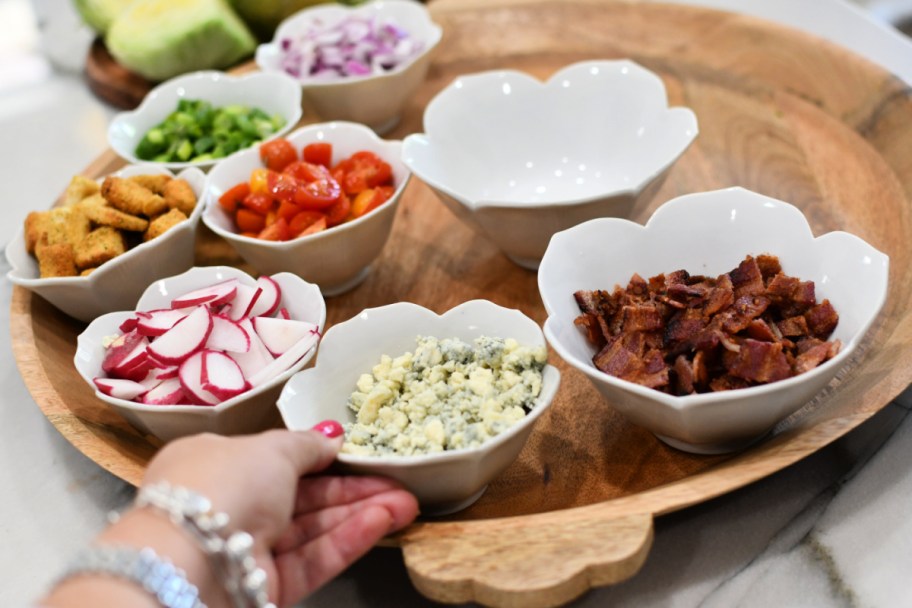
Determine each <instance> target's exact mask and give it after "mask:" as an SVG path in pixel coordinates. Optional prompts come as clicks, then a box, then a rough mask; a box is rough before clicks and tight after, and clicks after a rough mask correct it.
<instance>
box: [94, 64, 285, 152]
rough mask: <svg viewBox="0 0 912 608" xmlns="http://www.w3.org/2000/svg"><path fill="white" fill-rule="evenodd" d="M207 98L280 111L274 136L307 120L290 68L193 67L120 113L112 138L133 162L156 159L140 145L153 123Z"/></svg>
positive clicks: (112, 127) (269, 111)
mask: <svg viewBox="0 0 912 608" xmlns="http://www.w3.org/2000/svg"><path fill="white" fill-rule="evenodd" d="M182 99H184V100H197V99H199V100H205V101H208V102H210V103H211V104H212V105H213V106H214V107H215V108H224V107H225V106H229V105H234V104H240V105H245V106H248V107H250V108H251V109H253V108H259V109H261V110H263V111H264V112H266V114H268V115H269V116H273V115H276V114H278V115H279V116H282V117H283V118H284V119H285V125H284V126H283V127H282V128H281V129H279V130H278V131H277V132H276V133H274V134H273V135H271V136H269V139H272V138H274V137H278V136H280V135H283V134H285V133H287V132H288V131H290V130H291V129H293V128H294V127H295V126H296V125H297V124H298V121H300V120H301V113H302V110H301V89H300V87H299V86H298V84H297V83H296V82H295V81H294V80H293V79H292V78H289V77H288V76H285V75H284V74H263V73H260V72H254V73H252V74H245V75H243V76H231V75H229V74H226V73H224V72H217V71H211V70H207V71H203V72H192V73H190V74H185V75H183V76H178V77H177V78H172V79H171V80H168V81H166V82H163V83H162V84H160V85H158V86H157V87H155V88H154V89H152V90H151V91H150V92H149V94H148V95H146V97H145V99H143V101H142V103H141V104H139V107H137V108H136V109H135V110H131V111H129V112H121V113H119V114H117V115H116V116H115V117H114V119H113V120H112V121H111V124H110V125H109V126H108V144H109V145H110V146H111V148H113V149H114V151H115V152H117V154H118V155H120V156H121V157H122V158H125V159H126V160H128V161H130V162H131V163H139V162H150V161H142V160H140V159H139V158H137V157H136V146H137V145H139V142H140V140H142V138H143V135H145V134H146V132H147V131H149V129H151V128H152V127H154V126H156V125H158V124H160V123H161V122H162V121H164V120H165V118H167V117H168V115H169V114H171V113H172V112H174V111H175V110H177V102H178V101H180V100H182ZM219 160H221V159H212V160H207V161H197V162H185V163H181V162H169V163H155V164H160V165H162V166H164V167H167V168H169V169H182V168H185V167H200V168H202V169H205V168H207V167H211V166H213V165H214V164H215V163H217V162H218V161H219Z"/></svg>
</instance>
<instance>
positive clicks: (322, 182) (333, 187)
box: [295, 178, 342, 209]
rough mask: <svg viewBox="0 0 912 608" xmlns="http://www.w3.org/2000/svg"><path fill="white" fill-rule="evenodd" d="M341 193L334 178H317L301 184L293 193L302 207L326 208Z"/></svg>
mask: <svg viewBox="0 0 912 608" xmlns="http://www.w3.org/2000/svg"><path fill="white" fill-rule="evenodd" d="M341 195H342V189H341V188H340V187H339V184H338V183H337V182H336V180H334V179H332V178H329V179H318V180H317V181H314V182H309V183H306V184H302V185H301V187H300V188H298V191H297V192H296V194H295V202H296V203H297V204H298V205H299V206H300V207H301V208H302V209H326V208H327V207H331V206H332V205H333V204H334V203H335V202H336V201H338V200H339V197H340V196H341Z"/></svg>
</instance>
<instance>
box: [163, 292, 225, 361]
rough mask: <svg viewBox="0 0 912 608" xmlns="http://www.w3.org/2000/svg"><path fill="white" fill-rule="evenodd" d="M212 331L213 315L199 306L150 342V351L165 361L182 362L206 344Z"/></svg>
mask: <svg viewBox="0 0 912 608" xmlns="http://www.w3.org/2000/svg"><path fill="white" fill-rule="evenodd" d="M211 331H212V315H211V314H210V313H209V309H208V308H207V307H206V306H197V307H196V308H195V309H193V312H191V313H190V314H189V315H187V316H186V317H185V318H184V320H183V321H181V322H180V323H179V324H177V325H176V326H174V327H172V328H171V329H169V330H168V331H166V332H165V333H164V334H162V335H161V336H159V337H158V338H157V339H156V340H155V341H154V342H152V343H151V344H149V352H150V353H151V354H152V355H153V356H155V358H156V359H158V360H159V361H161V362H163V363H180V362H182V361H183V360H184V359H186V358H187V357H189V356H190V355H192V354H193V353H195V352H196V351H198V350H199V349H201V348H202V347H203V345H204V344H206V340H207V339H208V338H209V334H210V332H211Z"/></svg>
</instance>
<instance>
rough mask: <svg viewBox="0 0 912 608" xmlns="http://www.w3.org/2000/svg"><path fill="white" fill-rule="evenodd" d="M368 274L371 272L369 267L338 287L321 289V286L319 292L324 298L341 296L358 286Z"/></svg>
mask: <svg viewBox="0 0 912 608" xmlns="http://www.w3.org/2000/svg"><path fill="white" fill-rule="evenodd" d="M370 272H371V267H370V266H368V267H367V268H365V269H364V270H362V271H361V272H359V273H358V274H356V275H355V276H353V277H352V278H350V279H349V280H347V281H344V282H342V283H339V284H338V285H333V286H331V287H323V286H322V285H321V286H320V292H321V293H322V294H323V297H324V298H328V297H331V296H338V295H342V294H343V293H345V292H346V291H351V290H352V289H354V288H355V287H357V286H358V285H360V284H361V283H362V282H363V281H364V279H366V278H367V275H369V274H370Z"/></svg>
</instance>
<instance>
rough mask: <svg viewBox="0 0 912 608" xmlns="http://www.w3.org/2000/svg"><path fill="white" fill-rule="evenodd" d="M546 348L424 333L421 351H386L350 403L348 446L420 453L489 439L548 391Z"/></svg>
mask: <svg viewBox="0 0 912 608" xmlns="http://www.w3.org/2000/svg"><path fill="white" fill-rule="evenodd" d="M547 358H548V352H547V349H546V348H545V347H544V346H537V347H527V346H521V345H520V344H519V343H517V342H516V340H513V339H501V338H490V337H487V336H482V337H480V338H476V339H475V341H474V343H473V344H468V343H466V342H463V341H462V340H459V339H458V338H445V339H442V340H440V339H437V338H433V337H429V336H418V341H417V347H416V349H415V352H414V353H410V352H409V353H405V354H404V355H401V356H399V357H396V358H392V357H390V356H389V355H383V356H382V357H381V358H380V363H378V364H377V365H375V366H374V368H373V369H372V370H371V372H372V373H370V374H362V375H361V377H360V378H359V379H358V382H357V390H356V391H355V392H353V393H352V394H351V397H349V400H348V407H350V408H351V409H352V410H354V411H355V412H356V414H357V420H356V421H355V422H353V423H349V424H346V425H345V443H344V445H343V446H342V452H343V453H347V454H358V455H367V456H379V455H399V456H412V455H417V454H428V453H434V452H443V451H447V450H458V449H463V448H471V447H475V446H478V445H481V444H482V443H483V442H484V441H486V440H488V439H490V438H491V437H494V436H495V435H497V434H499V433H502V432H503V431H505V430H507V429H508V428H510V427H511V426H513V425H514V424H516V423H517V422H519V421H520V420H522V418H523V417H524V416H525V415H526V412H528V411H529V410H531V409H532V407H533V405H534V404H535V399H536V398H537V397H538V395H539V393H541V387H542V369H543V368H544V366H545V362H546V361H547Z"/></svg>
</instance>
